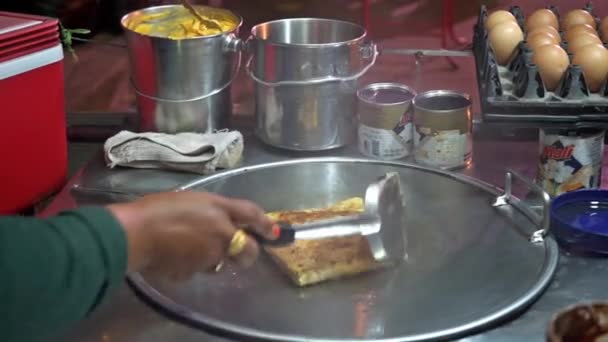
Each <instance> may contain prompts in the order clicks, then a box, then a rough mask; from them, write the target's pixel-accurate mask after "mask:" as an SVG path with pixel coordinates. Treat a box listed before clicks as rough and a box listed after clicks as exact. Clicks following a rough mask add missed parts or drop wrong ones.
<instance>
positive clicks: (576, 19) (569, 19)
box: [561, 9, 595, 31]
mask: <svg viewBox="0 0 608 342" xmlns="http://www.w3.org/2000/svg"><path fill="white" fill-rule="evenodd" d="M581 24H587V25H589V26H591V27H595V19H594V18H593V16H592V15H591V13H589V12H587V11H585V10H583V9H577V10H572V11H570V12H568V13H567V14H566V16H565V17H564V20H562V26H561V27H562V30H566V31H567V30H568V28H570V26H575V25H581Z"/></svg>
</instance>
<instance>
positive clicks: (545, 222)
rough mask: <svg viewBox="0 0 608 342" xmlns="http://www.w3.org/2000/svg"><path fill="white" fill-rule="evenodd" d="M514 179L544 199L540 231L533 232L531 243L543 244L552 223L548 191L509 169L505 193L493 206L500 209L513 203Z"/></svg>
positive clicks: (506, 176) (506, 174)
mask: <svg viewBox="0 0 608 342" xmlns="http://www.w3.org/2000/svg"><path fill="white" fill-rule="evenodd" d="M513 177H515V178H517V180H519V181H521V182H522V183H524V184H525V185H526V186H527V187H528V189H530V190H532V191H533V192H534V193H536V194H537V195H539V196H540V197H541V199H542V202H543V203H542V204H543V213H542V218H541V221H540V229H538V230H537V231H535V232H533V233H532V235H531V236H530V241H531V242H533V243H542V242H543V241H544V237H545V236H546V235H547V234H548V233H549V226H550V223H551V220H550V217H549V215H550V207H551V196H549V194H548V193H547V192H546V191H544V190H543V189H542V188H541V187H539V186H538V185H536V184H534V183H533V182H532V181H530V180H529V179H527V178H526V177H524V176H522V175H521V174H519V173H518V172H515V171H513V170H511V169H507V172H506V173H505V189H504V192H503V194H502V195H500V196H498V197H496V199H495V200H494V202H493V203H492V206H494V207H500V206H503V205H508V204H510V203H511V201H512V184H513ZM525 214H526V213H525ZM526 216H528V215H527V214H526Z"/></svg>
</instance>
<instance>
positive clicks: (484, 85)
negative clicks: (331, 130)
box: [473, 4, 608, 128]
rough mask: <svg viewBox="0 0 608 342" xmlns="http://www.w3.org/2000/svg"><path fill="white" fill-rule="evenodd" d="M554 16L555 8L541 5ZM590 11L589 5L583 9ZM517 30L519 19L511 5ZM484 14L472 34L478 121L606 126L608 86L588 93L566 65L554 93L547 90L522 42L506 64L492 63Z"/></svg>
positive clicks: (516, 8)
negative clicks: (480, 118) (479, 111)
mask: <svg viewBox="0 0 608 342" xmlns="http://www.w3.org/2000/svg"><path fill="white" fill-rule="evenodd" d="M547 8H549V9H551V10H553V11H554V12H556V13H558V12H557V8H555V7H553V6H549V7H547ZM584 9H586V10H588V11H590V12H591V13H593V8H592V7H591V4H587V6H586V7H585V8H584ZM509 11H510V12H511V13H513V15H514V16H515V18H516V19H517V21H518V23H519V25H520V27H523V25H524V20H525V19H524V15H523V12H522V10H521V8H520V7H519V6H512V7H511V8H510V9H509ZM487 16H488V11H487V8H486V7H485V6H482V7H481V11H480V14H479V18H478V21H477V24H476V25H475V27H474V34H473V54H474V56H475V64H476V69H477V84H478V86H479V97H480V102H481V109H482V115H483V119H484V121H488V122H505V123H525V124H526V125H527V126H530V127H541V128H547V127H556V128H579V127H606V128H608V85H607V84H604V85H603V86H602V88H601V90H600V91H599V92H598V93H590V92H589V90H588V88H587V85H586V82H585V77H584V75H583V72H582V69H581V67H580V66H578V65H570V66H569V67H568V70H567V71H566V74H565V77H564V78H563V79H562V81H561V83H560V84H559V86H558V87H557V88H556V89H555V91H548V90H547V89H546V88H545V86H544V84H543V81H542V79H541V77H540V74H539V71H538V67H537V66H536V65H534V64H533V63H532V52H531V50H530V49H529V48H528V47H527V45H526V43H525V41H524V42H521V43H520V44H519V46H518V47H517V50H516V51H515V52H514V55H513V57H512V58H511V61H510V63H508V64H507V65H505V66H501V65H498V63H497V62H496V58H495V56H494V52H493V50H492V48H491V47H490V44H489V40H488V32H487V30H486V29H485V20H486V18H487Z"/></svg>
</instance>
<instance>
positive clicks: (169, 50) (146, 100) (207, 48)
mask: <svg viewBox="0 0 608 342" xmlns="http://www.w3.org/2000/svg"><path fill="white" fill-rule="evenodd" d="M197 9H198V10H199V12H200V13H202V14H204V15H207V14H208V15H209V16H215V17H221V18H224V20H230V21H234V28H233V29H232V30H230V31H227V32H222V33H220V34H214V35H206V36H200V37H190V38H183V39H175V38H168V37H161V36H154V35H147V34H140V33H138V32H136V31H135V30H132V29H130V28H129V23H130V22H132V21H133V20H137V19H141V18H143V16H145V18H146V20H147V21H146V24H149V25H162V22H161V20H168V18H169V19H170V18H171V17H170V16H171V15H175V14H174V12H175V13H177V11H185V9H184V8H183V7H182V6H181V5H167V6H155V7H149V8H145V9H142V10H138V11H134V12H131V13H129V14H127V15H125V16H124V17H123V18H122V20H121V23H122V26H123V29H124V31H125V32H126V39H127V46H128V49H129V57H130V65H131V81H132V86H133V88H134V90H135V93H136V96H137V105H138V111H139V119H140V130H142V131H154V132H164V133H177V132H212V131H214V130H217V129H223V128H226V126H227V124H228V119H229V118H230V115H231V114H232V103H231V98H230V84H231V83H232V81H233V80H234V78H235V77H236V74H237V72H238V68H239V66H240V59H241V53H240V50H241V49H240V46H239V45H240V41H239V39H238V38H237V35H238V30H239V28H240V26H241V24H242V18H241V17H239V16H238V15H236V14H234V13H232V12H230V11H228V10H225V9H217V8H211V7H204V6H197ZM167 13H169V17H167V15H166V14H167ZM156 17H159V18H160V19H155V18H156ZM147 18H151V19H149V20H148V19H147ZM193 18H194V17H193ZM155 20H156V21H157V22H156V23H155ZM193 20H194V19H193Z"/></svg>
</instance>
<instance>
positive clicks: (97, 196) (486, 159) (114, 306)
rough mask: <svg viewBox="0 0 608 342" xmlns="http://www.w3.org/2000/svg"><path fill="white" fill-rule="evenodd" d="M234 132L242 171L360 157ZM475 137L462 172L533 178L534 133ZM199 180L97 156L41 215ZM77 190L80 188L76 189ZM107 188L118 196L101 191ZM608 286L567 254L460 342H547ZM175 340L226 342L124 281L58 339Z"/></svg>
mask: <svg viewBox="0 0 608 342" xmlns="http://www.w3.org/2000/svg"><path fill="white" fill-rule="evenodd" d="M235 127H236V128H237V129H239V130H241V131H242V132H244V135H245V144H246V146H245V155H244V159H243V165H244V166H245V165H254V164H259V163H264V162H271V161H279V160H284V159H289V158H302V157H319V156H348V157H358V158H363V156H361V155H360V154H359V153H358V152H357V149H356V147H355V146H351V147H348V148H345V149H342V150H337V151H332V152H323V153H286V152H284V151H281V150H277V149H274V148H269V147H266V146H263V145H262V144H261V143H260V142H259V141H258V140H257V139H256V138H255V137H253V136H252V134H251V133H250V131H251V130H250V127H249V125H248V124H240V125H235ZM474 135H475V143H474V157H473V163H472V165H470V166H469V167H467V168H466V169H464V170H462V171H460V172H462V173H464V174H466V175H468V176H472V177H475V178H479V179H481V180H483V181H485V182H488V183H491V184H494V185H497V186H500V187H501V186H502V184H503V180H504V171H505V168H511V169H514V170H515V171H519V172H520V173H522V174H524V175H526V176H528V177H530V178H532V177H534V174H535V171H536V164H537V158H538V157H537V153H538V143H537V132H536V130H533V129H520V130H513V131H512V130H509V129H505V128H501V127H500V126H494V127H492V126H489V125H482V124H476V125H475V132H474ZM604 160H606V158H604ZM605 165H606V164H605ZM195 178H197V177H196V176H192V175H187V174H177V173H170V172H161V171H154V170H126V169H116V170H110V169H107V168H106V167H105V166H104V164H103V159H102V158H101V156H100V155H99V156H97V157H96V158H94V159H93V160H92V161H91V162H90V163H89V165H88V166H87V167H85V168H84V169H83V170H82V171H81V172H79V173H78V175H77V176H76V177H74V178H73V179H72V180H71V181H70V182H69V184H68V185H67V186H66V188H65V189H64V190H63V191H62V192H61V193H60V195H59V196H58V197H57V198H56V200H55V201H54V202H53V203H52V204H51V205H50V206H49V208H48V210H47V211H46V212H45V213H44V214H45V215H48V214H52V213H55V212H57V211H59V210H63V209H67V208H71V207H74V206H75V205H84V204H102V203H108V202H112V201H117V200H121V199H125V198H126V197H125V196H126V195H125V194H129V193H145V192H152V191H160V190H168V189H171V188H173V187H176V186H178V185H180V184H183V183H186V182H189V181H191V180H193V179H195ZM603 183H604V184H608V182H607V180H606V179H605V178H604V179H603ZM74 187H78V188H80V190H78V191H74V189H73V188H74ZM104 191H106V192H108V191H110V192H114V193H113V194H109V193H103V192H104ZM122 193H124V194H122ZM607 281H608V261H605V260H603V259H591V258H581V257H572V256H567V255H564V254H562V255H561V256H560V261H559V267H558V270H557V273H556V277H555V279H554V280H553V282H552V284H551V286H550V288H549V289H548V290H547V292H545V293H544V294H543V295H542V296H541V298H540V300H538V301H537V302H536V303H534V304H533V305H532V306H531V307H530V308H529V309H528V310H527V311H526V312H525V313H524V314H523V315H522V316H520V317H518V318H516V319H515V320H513V321H511V322H505V323H504V325H502V326H499V327H495V328H494V329H493V330H490V331H486V332H481V333H480V334H478V335H474V336H471V337H468V338H463V339H461V341H535V340H536V341H541V340H544V331H545V328H546V325H547V323H548V321H549V319H550V317H551V316H552V315H553V314H554V313H555V312H557V311H558V310H560V309H562V308H563V307H565V306H568V305H571V304H574V303H576V302H579V301H584V300H595V299H602V298H604V293H605V291H604V288H605V284H606V283H607ZM471 305H475V303H471ZM177 340H179V341H182V342H190V341H226V340H225V339H222V338H219V337H214V336H210V335H208V334H206V333H204V332H202V331H197V330H195V329H192V328H189V327H186V326H184V325H182V324H180V323H176V322H172V321H170V320H169V319H167V318H165V317H164V316H163V315H161V314H159V313H158V312H157V311H155V310H154V309H152V308H150V307H149V306H148V305H147V304H145V303H143V302H142V301H141V300H140V299H138V298H137V297H136V296H135V295H134V294H133V292H132V291H131V289H130V288H129V287H128V286H127V285H126V284H125V285H124V286H122V287H121V288H120V289H119V290H118V291H116V292H115V293H113V294H112V295H110V297H109V298H107V299H106V300H105V301H104V303H103V304H102V305H101V306H100V307H99V308H98V309H97V310H96V311H95V312H94V313H93V314H92V315H91V316H90V317H89V318H88V319H86V320H85V321H83V322H81V323H80V324H78V325H77V326H76V327H75V328H74V329H72V330H71V331H69V332H68V333H67V334H66V335H64V336H61V337H60V338H59V339H58V341H79V342H81V341H83V342H84V341H129V342H131V341H133V342H135V341H146V342H156V341H177Z"/></svg>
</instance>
